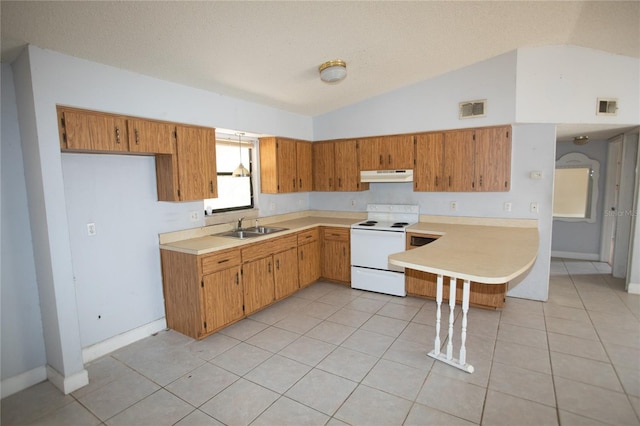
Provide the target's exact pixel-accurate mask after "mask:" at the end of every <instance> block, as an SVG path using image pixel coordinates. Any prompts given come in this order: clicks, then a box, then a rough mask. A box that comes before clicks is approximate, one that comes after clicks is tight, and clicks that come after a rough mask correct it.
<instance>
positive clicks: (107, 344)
mask: <svg viewBox="0 0 640 426" xmlns="http://www.w3.org/2000/svg"><path fill="white" fill-rule="evenodd" d="M166 328H167V321H166V319H165V318H160V319H159V320H156V321H153V322H150V323H149V324H145V325H143V326H141V327H138V328H134V329H133V330H129V331H127V332H124V333H122V334H118V335H117V336H113V337H111V338H109V339H107V340H103V341H102V342H99V343H96V344H95V345H91V346H87V347H86V348H82V360H83V361H84V363H85V364H86V363H88V362H91V361H93V360H96V359H98V358H100V357H101V356H104V355H107V354H109V353H111V352H113V351H115V350H118V349H120V348H122V347H125V346H127V345H130V344H131V343H134V342H137V341H138V340H141V339H144V338H145V337H149V336H151V335H152V334H154V333H157V332H159V331H161V330H164V329H166Z"/></svg>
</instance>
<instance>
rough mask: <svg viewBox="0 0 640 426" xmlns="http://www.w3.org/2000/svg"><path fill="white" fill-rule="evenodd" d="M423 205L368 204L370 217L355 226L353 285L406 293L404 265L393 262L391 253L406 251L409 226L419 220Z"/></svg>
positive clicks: (368, 215) (400, 293)
mask: <svg viewBox="0 0 640 426" xmlns="http://www.w3.org/2000/svg"><path fill="white" fill-rule="evenodd" d="M419 218H420V207H419V206H417V205H409V204H368V205H367V219H366V220H364V221H362V222H358V223H355V224H353V225H351V287H352V288H356V289H359V290H368V291H375V292H378V293H385V294H391V295H394V296H406V295H407V293H406V291H405V286H404V268H401V267H398V266H393V265H390V264H389V261H388V258H389V255H390V254H393V253H398V252H401V251H405V234H406V228H407V227H408V226H410V225H412V224H414V223H417V222H418V220H419Z"/></svg>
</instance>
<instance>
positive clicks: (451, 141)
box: [444, 130, 475, 192]
mask: <svg viewBox="0 0 640 426" xmlns="http://www.w3.org/2000/svg"><path fill="white" fill-rule="evenodd" d="M473 136H474V131H473V130H456V131H451V132H445V134H444V178H445V184H446V186H445V188H446V191H452V192H455V191H458V192H463V191H473V190H474V154H475V153H474V151H475V150H474V143H473Z"/></svg>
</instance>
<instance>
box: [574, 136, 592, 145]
mask: <svg viewBox="0 0 640 426" xmlns="http://www.w3.org/2000/svg"><path fill="white" fill-rule="evenodd" d="M588 142H589V136H586V135H582V136H576V137H575V138H573V143H574V144H576V145H586V144H587V143H588Z"/></svg>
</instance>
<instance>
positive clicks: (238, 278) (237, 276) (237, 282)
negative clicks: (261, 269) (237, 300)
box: [236, 272, 240, 285]
mask: <svg viewBox="0 0 640 426" xmlns="http://www.w3.org/2000/svg"><path fill="white" fill-rule="evenodd" d="M238 284H240V276H239V274H238V273H237V272H236V285H238Z"/></svg>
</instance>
